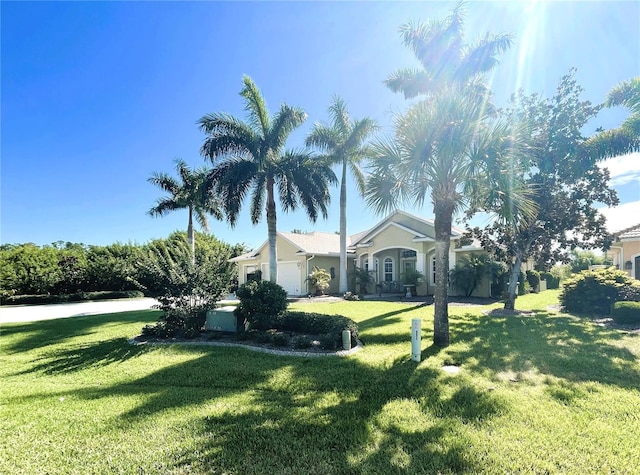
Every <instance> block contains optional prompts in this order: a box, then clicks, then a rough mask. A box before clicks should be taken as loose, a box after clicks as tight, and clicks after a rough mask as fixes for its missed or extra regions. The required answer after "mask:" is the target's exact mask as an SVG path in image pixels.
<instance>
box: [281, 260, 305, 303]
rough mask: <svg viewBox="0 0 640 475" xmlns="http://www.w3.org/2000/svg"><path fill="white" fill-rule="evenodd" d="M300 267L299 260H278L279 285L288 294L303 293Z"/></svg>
mask: <svg viewBox="0 0 640 475" xmlns="http://www.w3.org/2000/svg"><path fill="white" fill-rule="evenodd" d="M300 280H301V279H300V268H299V267H298V263H297V262H278V285H279V286H281V287H282V288H283V289H284V290H286V291H287V294H288V295H301V291H300Z"/></svg>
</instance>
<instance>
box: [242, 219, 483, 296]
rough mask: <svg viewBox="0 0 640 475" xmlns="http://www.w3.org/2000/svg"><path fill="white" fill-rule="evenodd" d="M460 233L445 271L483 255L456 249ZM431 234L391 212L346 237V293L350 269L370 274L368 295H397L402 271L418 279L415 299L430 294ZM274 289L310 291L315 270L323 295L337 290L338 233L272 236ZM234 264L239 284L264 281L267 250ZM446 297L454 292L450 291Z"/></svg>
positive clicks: (470, 248) (420, 222)
mask: <svg viewBox="0 0 640 475" xmlns="http://www.w3.org/2000/svg"><path fill="white" fill-rule="evenodd" d="M462 234H463V230H462V229H460V228H456V227H454V228H453V229H452V236H451V237H452V239H451V248H450V250H449V267H450V268H453V267H455V264H456V261H457V260H459V259H460V257H461V256H463V255H468V254H470V253H477V252H484V251H483V250H482V248H481V247H480V246H479V245H478V244H477V243H473V244H471V245H461V243H460V242H459V238H460V237H461V236H462ZM434 237H435V232H434V223H433V221H432V220H429V219H424V218H421V217H418V216H414V215H412V214H409V213H406V212H404V211H395V212H394V213H392V214H390V215H389V216H387V217H386V218H384V219H383V220H382V221H380V222H379V223H377V224H376V225H375V226H373V227H372V228H370V229H368V230H366V231H363V232H360V233H357V234H354V235H352V236H349V237H347V258H348V261H349V267H348V269H347V279H348V288H349V289H351V290H353V291H355V279H354V277H353V276H354V271H355V267H359V268H362V269H366V270H368V271H371V272H372V274H373V277H374V282H375V284H374V285H370V286H369V287H368V288H367V290H368V291H369V292H376V291H378V292H403V286H402V282H403V280H402V278H403V275H404V274H405V273H406V272H410V271H414V270H415V271H418V272H420V273H421V274H422V275H424V278H423V279H422V282H420V283H419V285H418V286H417V288H416V291H417V294H418V295H432V294H433V293H434V290H435V247H434V244H435V239H434ZM276 246H277V252H278V263H277V265H278V279H277V280H278V282H277V283H278V284H279V285H281V286H282V287H283V288H284V289H285V290H286V291H287V293H288V294H289V295H306V294H308V293H311V292H313V289H310V288H309V286H308V283H307V282H306V278H307V276H308V275H309V273H310V272H311V271H312V270H313V268H314V267H315V266H317V267H319V268H322V269H326V270H327V271H328V272H329V273H330V274H331V277H332V278H331V282H330V287H329V289H328V292H329V293H337V292H338V290H339V279H340V275H339V274H340V272H339V265H340V237H339V235H338V234H331V233H322V232H312V233H306V234H297V233H286V232H278V233H277V236H276ZM231 261H233V262H236V263H237V264H238V281H239V283H240V284H243V283H245V282H247V281H248V280H251V279H253V278H255V277H256V274H257V271H260V272H261V274H262V278H263V279H268V278H269V247H268V242H265V243H264V244H262V245H261V246H260V247H258V248H257V249H255V250H253V251H251V252H248V253H246V254H243V255H241V256H238V257H235V258H233V259H231ZM489 292H490V284H489V282H488V279H485V281H484V282H482V284H481V285H480V286H479V287H478V288H477V289H476V291H475V292H474V294H473V295H474V296H478V297H487V296H489ZM450 293H451V294H452V295H455V294H456V290H455V289H453V288H452V289H450Z"/></svg>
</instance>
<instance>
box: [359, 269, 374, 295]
mask: <svg viewBox="0 0 640 475" xmlns="http://www.w3.org/2000/svg"><path fill="white" fill-rule="evenodd" d="M355 277H356V284H358V287H359V291H358V293H359V294H360V295H365V294H366V293H367V286H368V285H369V284H372V283H373V282H374V278H373V272H372V271H368V270H366V269H363V268H362V267H356V269H355Z"/></svg>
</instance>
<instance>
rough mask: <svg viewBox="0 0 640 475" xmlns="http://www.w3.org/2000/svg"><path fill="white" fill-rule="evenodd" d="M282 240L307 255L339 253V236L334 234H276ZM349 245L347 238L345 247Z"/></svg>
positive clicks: (348, 238)
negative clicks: (287, 241)
mask: <svg viewBox="0 0 640 475" xmlns="http://www.w3.org/2000/svg"><path fill="white" fill-rule="evenodd" d="M278 234H280V235H281V236H282V237H283V238H285V239H287V240H289V241H291V243H293V245H294V246H296V247H297V248H299V249H300V251H302V252H304V253H309V254H336V253H339V252H340V235H339V234H335V233H323V232H319V231H314V232H312V233H305V234H297V233H284V232H278ZM350 244H351V239H350V237H349V236H347V246H349V245H350Z"/></svg>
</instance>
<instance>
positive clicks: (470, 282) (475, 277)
mask: <svg viewBox="0 0 640 475" xmlns="http://www.w3.org/2000/svg"><path fill="white" fill-rule="evenodd" d="M487 264H488V258H487V256H486V255H479V256H478V255H471V256H463V257H462V258H461V259H460V260H459V261H458V262H456V266H455V267H454V268H453V269H452V270H451V271H450V278H451V283H452V284H453V286H454V287H456V288H457V289H458V290H460V291H461V292H462V293H463V294H464V296H465V297H471V294H473V291H474V290H476V288H477V287H478V285H480V282H482V278H483V277H484V276H485V275H488V274H489V272H490V271H489V268H488V266H487Z"/></svg>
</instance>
